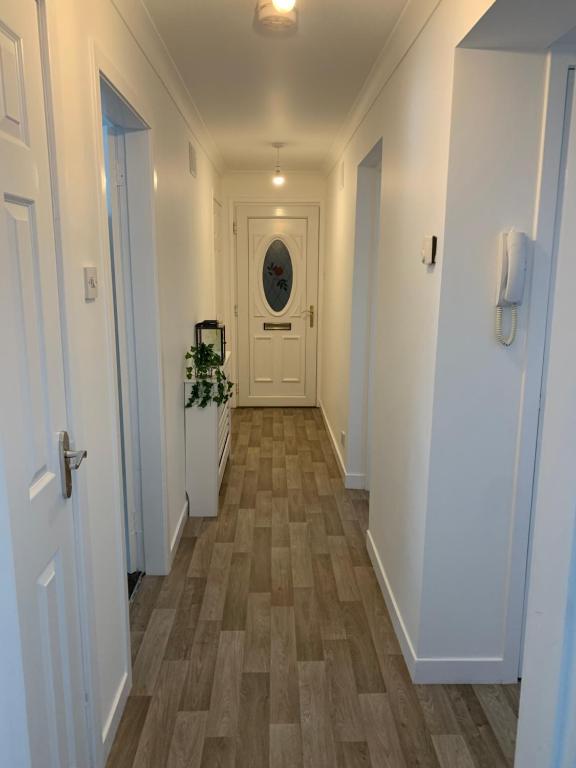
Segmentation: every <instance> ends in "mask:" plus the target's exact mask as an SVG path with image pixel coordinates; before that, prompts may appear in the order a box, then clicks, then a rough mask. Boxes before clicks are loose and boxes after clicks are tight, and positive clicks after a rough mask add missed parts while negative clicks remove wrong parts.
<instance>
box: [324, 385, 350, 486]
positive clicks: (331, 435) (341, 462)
mask: <svg viewBox="0 0 576 768" xmlns="http://www.w3.org/2000/svg"><path fill="white" fill-rule="evenodd" d="M318 406H319V408H320V413H321V414H322V418H323V419H324V425H325V426H326V431H327V432H328V437H329V438H330V442H331V443H332V450H333V451H334V455H335V456H336V461H337V463H338V469H339V470H340V474H341V475H342V479H343V480H344V481H346V465H345V464H344V459H343V458H342V453H341V452H340V446H339V445H338V442H337V440H336V437H335V436H334V431H333V430H332V425H331V424H330V422H329V420H328V416H326V411H325V410H324V405H323V403H322V401H321V400H319V401H318Z"/></svg>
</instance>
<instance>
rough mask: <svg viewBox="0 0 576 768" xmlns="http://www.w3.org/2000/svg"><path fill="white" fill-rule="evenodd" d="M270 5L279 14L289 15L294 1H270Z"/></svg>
mask: <svg viewBox="0 0 576 768" xmlns="http://www.w3.org/2000/svg"><path fill="white" fill-rule="evenodd" d="M272 5H273V6H274V8H276V10H277V11H280V13H289V12H290V11H291V10H293V8H294V6H295V5H296V0H272Z"/></svg>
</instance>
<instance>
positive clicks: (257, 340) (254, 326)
mask: <svg viewBox="0 0 576 768" xmlns="http://www.w3.org/2000/svg"><path fill="white" fill-rule="evenodd" d="M237 254H238V331H239V344H238V347H239V404H240V405H244V406H246V405H256V406H261V405H270V406H289V405H316V345H317V328H316V319H317V313H316V306H317V292H318V209H317V208H315V207H312V206H285V207H282V208H277V207H273V208H271V207H270V206H241V207H239V209H238V248H237Z"/></svg>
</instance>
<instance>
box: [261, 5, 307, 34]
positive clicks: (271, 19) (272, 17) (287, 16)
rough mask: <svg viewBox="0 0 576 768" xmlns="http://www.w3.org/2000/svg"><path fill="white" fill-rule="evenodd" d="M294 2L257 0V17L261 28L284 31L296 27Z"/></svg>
mask: <svg viewBox="0 0 576 768" xmlns="http://www.w3.org/2000/svg"><path fill="white" fill-rule="evenodd" d="M295 6H296V0H258V6H257V17H258V22H259V24H260V25H261V26H262V27H265V28H266V29H270V30H275V31H281V32H283V31H286V30H289V29H291V28H293V27H295V26H296V23H297V16H296V7H295Z"/></svg>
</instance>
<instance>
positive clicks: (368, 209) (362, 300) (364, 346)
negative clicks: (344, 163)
mask: <svg viewBox="0 0 576 768" xmlns="http://www.w3.org/2000/svg"><path fill="white" fill-rule="evenodd" d="M382 147H383V139H382V138H380V139H379V140H378V141H377V142H376V143H375V144H374V146H373V147H372V149H371V150H370V151H369V152H368V153H367V154H366V155H365V157H364V158H363V159H362V160H361V161H360V162H359V163H358V165H357V166H356V179H355V193H354V194H355V216H354V263H353V275H352V311H351V334H350V337H351V343H350V356H349V376H350V379H349V382H350V383H349V394H348V427H347V433H346V450H345V454H346V462H345V463H346V468H347V471H346V475H345V478H344V485H345V487H346V488H360V489H365V490H369V489H370V464H371V453H372V452H371V444H372V428H371V419H370V415H371V410H372V400H373V379H374V355H373V354H372V349H373V344H374V337H375V331H376V317H375V311H376V308H377V306H378V288H379V271H380V246H381V232H380V219H381V211H380V206H381V200H382V194H381V192H382ZM358 393H360V395H361V396H360V397H359V396H358Z"/></svg>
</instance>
